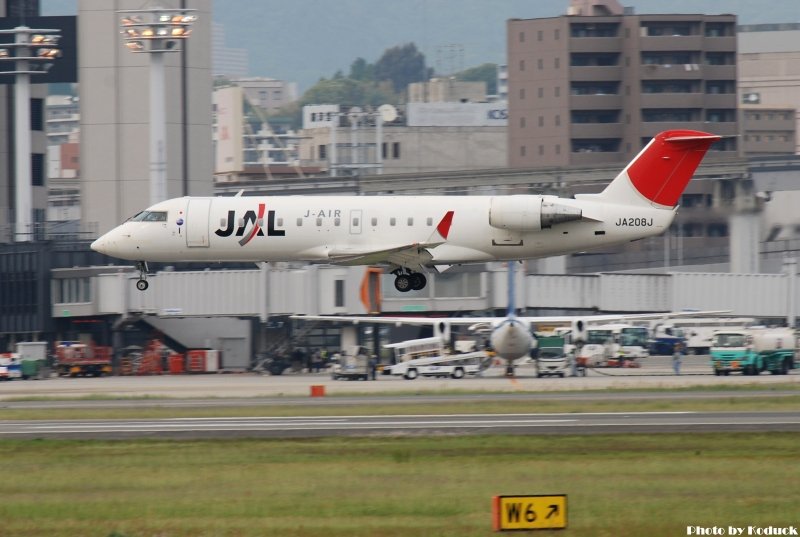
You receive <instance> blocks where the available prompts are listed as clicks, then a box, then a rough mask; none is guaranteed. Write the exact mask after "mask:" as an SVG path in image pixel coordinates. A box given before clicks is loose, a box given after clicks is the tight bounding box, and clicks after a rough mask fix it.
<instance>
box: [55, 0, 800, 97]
mask: <svg viewBox="0 0 800 537" xmlns="http://www.w3.org/2000/svg"><path fill="white" fill-rule="evenodd" d="M142 3H143V4H147V2H144V1H143V2H142ZM160 3H161V4H162V5H164V6H171V5H178V4H179V3H178V2H177V0H162V1H161V2H160ZM621 3H622V4H624V5H628V6H632V7H633V8H634V9H635V12H636V13H705V14H721V13H733V14H736V15H737V17H738V22H739V24H761V23H780V22H794V23H800V0H767V1H765V2H754V1H753V0H670V1H669V2H665V1H664V0H627V1H622V2H621ZM41 5H42V12H43V13H44V14H46V15H70V14H75V13H76V12H77V7H76V6H77V0H41ZM567 5H568V0H214V3H213V10H214V21H215V22H218V23H221V24H222V25H223V26H224V28H225V33H226V45H227V46H228V47H233V48H244V49H246V50H247V51H248V53H249V65H250V74H251V75H252V76H266V77H271V78H279V79H283V80H287V81H294V82H298V83H299V85H300V90H301V91H304V90H306V89H308V88H309V87H310V86H311V85H313V84H314V83H315V82H316V81H317V80H319V79H320V78H323V77H324V78H330V77H331V76H332V75H333V74H334V73H335V72H336V71H337V70H342V71H343V72H345V73H346V72H348V71H349V68H350V64H351V63H352V62H353V60H355V59H356V58H358V57H363V58H365V59H366V60H367V61H369V62H374V61H375V60H377V59H378V58H379V57H380V55H381V54H382V53H383V51H384V50H386V49H387V48H390V47H392V46H395V45H400V44H403V43H408V42H413V43H416V45H417V47H418V48H420V49H421V50H422V51H423V52H424V53H425V55H426V58H427V61H428V64H429V65H430V66H432V67H434V69H436V70H437V71H439V72H440V73H441V72H446V71H447V70H458V69H459V68H468V67H474V66H475V65H479V64H481V63H484V62H493V63H505V47H506V37H505V26H506V21H507V20H508V19H510V18H521V19H529V18H538V17H556V16H559V15H563V14H564V13H565V12H566V7H567ZM798 49H800V43H798Z"/></svg>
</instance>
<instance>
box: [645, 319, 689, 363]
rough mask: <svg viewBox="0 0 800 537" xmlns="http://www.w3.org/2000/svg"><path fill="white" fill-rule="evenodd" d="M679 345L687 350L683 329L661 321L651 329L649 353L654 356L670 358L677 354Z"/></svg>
mask: <svg viewBox="0 0 800 537" xmlns="http://www.w3.org/2000/svg"><path fill="white" fill-rule="evenodd" d="M651 324H653V323H651ZM679 343H680V344H681V345H683V348H684V349H685V348H686V337H685V336H684V334H683V329H682V328H677V327H675V326H672V325H671V324H667V323H664V322H662V321H659V322H657V323H655V325H654V326H652V328H651V329H650V340H649V341H648V351H649V352H650V354H651V355H653V356H664V355H666V356H670V355H671V354H672V353H673V352H675V345H677V344H679Z"/></svg>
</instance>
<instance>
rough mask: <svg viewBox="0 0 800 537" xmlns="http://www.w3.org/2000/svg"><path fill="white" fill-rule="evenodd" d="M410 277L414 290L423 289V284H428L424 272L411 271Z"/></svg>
mask: <svg viewBox="0 0 800 537" xmlns="http://www.w3.org/2000/svg"><path fill="white" fill-rule="evenodd" d="M409 276H410V277H411V288H412V289H413V290H414V291H420V290H422V289H425V286H426V285H427V284H428V279H427V278H426V277H425V275H424V274H420V273H419V272H412V273H411V274H410V275H409Z"/></svg>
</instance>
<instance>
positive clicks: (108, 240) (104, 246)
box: [90, 233, 119, 257]
mask: <svg viewBox="0 0 800 537" xmlns="http://www.w3.org/2000/svg"><path fill="white" fill-rule="evenodd" d="M110 235H111V233H106V234H105V235H103V236H101V237H99V238H98V239H97V240H95V241H94V242H93V243H92V244H91V246H90V248H91V249H92V250H94V251H95V252H98V253H101V254H105V255H109V256H112V257H113V256H114V255H115V254H117V253H119V252H118V248H117V241H116V239H115V238H113V237H110Z"/></svg>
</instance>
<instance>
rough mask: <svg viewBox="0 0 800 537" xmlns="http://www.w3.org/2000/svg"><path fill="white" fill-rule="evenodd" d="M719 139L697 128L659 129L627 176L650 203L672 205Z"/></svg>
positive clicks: (628, 168)
mask: <svg viewBox="0 0 800 537" xmlns="http://www.w3.org/2000/svg"><path fill="white" fill-rule="evenodd" d="M720 138H721V137H720V136H717V135H716V134H709V133H707V132H700V131H689V130H674V131H665V132H662V133H660V134H658V135H656V137H655V138H653V140H652V141H651V142H650V143H649V144H648V145H647V147H646V148H645V149H644V151H642V152H641V153H640V154H639V156H638V157H637V158H635V159H634V160H633V162H631V163H630V164H629V165H628V167H627V169H626V171H627V172H628V177H629V178H630V181H631V183H632V184H633V186H634V188H636V190H637V191H638V192H639V193H640V194H641V195H642V196H644V197H645V198H647V199H648V200H650V201H651V202H652V203H655V204H658V205H663V206H667V207H674V206H675V205H677V203H678V200H679V199H680V197H681V194H682V193H683V191H684V189H685V188H686V184H687V183H688V182H689V180H690V179H691V178H692V175H694V172H695V170H696V169H697V166H699V165H700V161H701V160H703V157H704V156H705V154H706V151H708V148H709V147H710V146H711V144H713V143H714V142H716V141H717V140H719V139H720Z"/></svg>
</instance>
